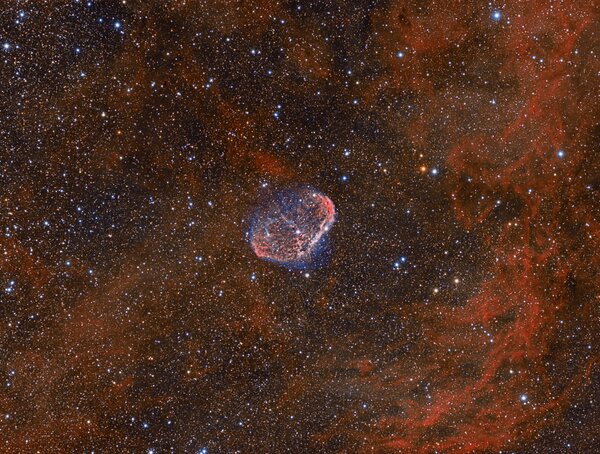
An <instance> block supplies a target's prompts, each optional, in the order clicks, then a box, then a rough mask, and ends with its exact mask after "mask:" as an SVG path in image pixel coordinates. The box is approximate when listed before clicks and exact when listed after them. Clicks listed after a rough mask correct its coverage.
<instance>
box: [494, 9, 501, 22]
mask: <svg viewBox="0 0 600 454" xmlns="http://www.w3.org/2000/svg"><path fill="white" fill-rule="evenodd" d="M492 19H493V20H494V21H495V22H499V21H500V19H502V12H501V11H500V10H495V11H493V12H492Z"/></svg>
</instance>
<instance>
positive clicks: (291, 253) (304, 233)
mask: <svg viewBox="0 0 600 454" xmlns="http://www.w3.org/2000/svg"><path fill="white" fill-rule="evenodd" d="M335 216H336V213H335V206H334V204H333V201H332V200H331V199H330V198H329V197H327V196H326V195H325V194H322V193H321V192H319V191H317V190H315V189H312V188H310V187H301V188H296V189H292V190H284V191H281V192H278V193H277V194H275V195H274V196H273V197H271V198H270V199H269V200H268V201H267V202H266V203H264V204H263V205H262V206H261V207H260V208H259V209H257V210H256V212H255V215H254V218H253V222H252V228H251V240H250V244H251V246H252V249H253V250H254V252H255V254H256V255H257V256H258V257H260V258H262V259H265V260H269V261H273V262H276V263H279V264H282V265H285V266H291V267H301V268H305V267H310V266H314V265H315V264H316V263H317V262H318V259H319V258H320V252H321V249H322V246H323V245H324V242H325V241H326V238H327V233H328V232H329V230H330V229H331V226H332V225H333V224H334V222H335Z"/></svg>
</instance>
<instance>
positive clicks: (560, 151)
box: [556, 150, 567, 159]
mask: <svg viewBox="0 0 600 454" xmlns="http://www.w3.org/2000/svg"><path fill="white" fill-rule="evenodd" d="M556 155H557V156H558V157H559V158H560V159H563V158H564V157H565V156H566V155H567V153H565V150H558V153H556Z"/></svg>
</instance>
